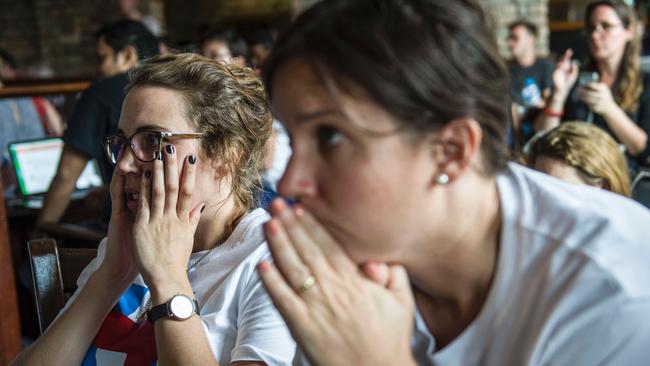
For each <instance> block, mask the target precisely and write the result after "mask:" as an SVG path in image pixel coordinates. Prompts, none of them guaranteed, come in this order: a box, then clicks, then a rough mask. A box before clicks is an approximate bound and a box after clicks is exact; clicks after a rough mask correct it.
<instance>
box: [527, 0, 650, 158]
mask: <svg viewBox="0 0 650 366" xmlns="http://www.w3.org/2000/svg"><path fill="white" fill-rule="evenodd" d="M585 23H586V29H585V30H586V34H587V37H588V38H587V40H588V44H589V55H588V57H587V62H586V63H585V66H584V67H583V70H584V71H582V72H579V68H578V65H577V64H576V63H575V62H572V61H571V56H572V51H571V50H568V51H567V52H566V53H565V54H564V55H563V56H562V57H561V58H560V60H559V61H558V63H557V64H556V67H555V71H554V72H553V90H552V94H551V96H550V97H549V100H548V102H547V104H546V105H547V107H546V109H545V110H544V113H543V115H542V116H541V117H540V118H539V119H538V121H537V128H538V129H544V130H550V129H551V128H553V127H555V126H557V125H558V123H560V121H561V120H565V121H567V120H568V121H575V120H580V121H587V122H593V123H594V124H595V125H596V126H598V127H600V128H602V129H604V130H605V131H607V132H608V133H610V134H611V135H612V136H613V137H614V138H615V139H616V140H617V141H619V142H620V143H622V144H623V145H624V146H625V150H626V153H627V154H628V155H629V156H630V158H631V159H630V163H631V167H632V168H636V166H637V165H638V164H641V165H649V164H650V161H648V158H649V157H650V145H649V144H648V135H650V75H648V74H645V73H643V72H642V71H641V69H640V58H639V57H640V51H641V34H640V31H639V28H638V21H637V17H636V14H635V11H634V9H632V8H631V7H630V6H628V5H626V4H625V3H624V2H623V1H621V0H599V1H595V2H592V3H591V4H589V5H588V6H587V10H586V13H585ZM579 76H580V77H579Z"/></svg>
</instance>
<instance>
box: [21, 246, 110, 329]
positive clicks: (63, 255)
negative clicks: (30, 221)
mask: <svg viewBox="0 0 650 366" xmlns="http://www.w3.org/2000/svg"><path fill="white" fill-rule="evenodd" d="M28 250H29V263H30V266H31V269H32V277H33V281H34V288H33V293H34V301H35V303H36V314H37V316H38V326H39V329H40V332H41V334H42V333H43V332H44V331H45V329H47V327H48V326H49V325H50V324H51V323H52V321H53V320H54V318H56V315H57V314H58V313H59V311H61V309H63V306H64V305H65V303H66V301H68V299H69V298H70V296H71V295H72V293H73V292H74V291H75V290H76V289H77V278H78V277H79V274H80V273H81V271H82V270H83V269H84V268H85V267H86V265H88V263H89V262H90V261H91V260H92V259H93V258H95V257H96V256H97V249H89V248H59V247H58V246H57V244H56V242H55V241H54V240H53V239H38V240H30V241H29V243H28Z"/></svg>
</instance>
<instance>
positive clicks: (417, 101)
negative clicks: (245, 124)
mask: <svg viewBox="0 0 650 366" xmlns="http://www.w3.org/2000/svg"><path fill="white" fill-rule="evenodd" d="M294 59H302V60H305V61H306V62H308V63H310V64H311V65H313V66H315V67H314V69H316V70H325V71H327V72H328V73H329V74H330V75H332V76H333V79H334V81H335V82H338V83H339V85H338V86H342V87H343V89H345V82H346V81H351V82H352V84H355V85H358V86H361V87H362V88H363V89H364V90H365V91H367V92H368V94H369V95H370V97H371V98H372V99H373V100H374V101H375V102H377V103H378V104H379V105H381V106H382V107H383V108H384V109H386V110H387V111H388V112H389V113H391V114H392V115H393V116H395V118H396V120H397V123H398V129H400V130H402V131H409V132H412V133H413V135H415V136H424V135H425V133H427V132H430V131H435V130H436V129H439V128H440V127H441V126H444V125H445V124H446V123H448V122H450V121H452V120H454V119H457V118H473V119H475V120H476V121H478V122H479V123H480V125H481V127H482V129H483V140H482V142H481V151H482V159H483V164H482V167H483V170H484V172H485V173H486V174H488V175H491V174H494V173H496V172H498V171H499V170H501V169H503V168H505V166H506V160H507V148H506V145H505V139H506V129H507V122H508V116H509V112H508V111H509V101H508V90H509V89H508V88H509V87H508V85H509V84H508V76H507V69H506V67H505V64H504V62H503V60H502V58H501V56H500V55H499V53H498V51H497V46H496V39H495V37H494V33H493V31H492V20H491V19H490V17H489V16H488V15H487V14H486V13H485V11H484V10H483V9H482V7H481V5H480V4H478V3H477V2H476V1H473V0H454V1H449V0H355V1H350V0H327V1H321V2H319V3H317V4H316V5H314V6H313V7H311V8H310V9H309V10H307V11H306V12H304V13H303V14H302V15H301V16H300V17H299V18H298V19H297V20H296V21H295V22H294V23H293V25H292V26H291V28H290V29H289V30H288V31H287V32H286V33H284V35H282V36H281V37H280V39H279V40H278V42H277V43H276V45H275V47H274V49H273V51H272V52H271V55H270V56H269V58H268V59H267V61H266V63H265V66H264V70H263V74H264V83H265V85H266V86H267V90H268V91H269V92H270V91H271V90H272V88H271V85H272V84H273V78H274V76H275V75H276V73H277V72H278V70H280V69H281V68H282V67H283V65H286V63H287V62H288V61H290V60H294ZM322 73H323V72H321V74H322Z"/></svg>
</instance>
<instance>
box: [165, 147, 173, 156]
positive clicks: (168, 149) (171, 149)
mask: <svg viewBox="0 0 650 366" xmlns="http://www.w3.org/2000/svg"><path fill="white" fill-rule="evenodd" d="M165 150H166V151H167V154H169V155H172V154H174V152H175V151H176V149H175V148H174V145H167V146H165Z"/></svg>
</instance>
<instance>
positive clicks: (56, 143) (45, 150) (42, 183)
mask: <svg viewBox="0 0 650 366" xmlns="http://www.w3.org/2000/svg"><path fill="white" fill-rule="evenodd" d="M8 147H9V157H10V159H11V165H12V169H13V172H14V175H15V177H16V182H17V188H18V192H19V193H20V196H21V197H22V198H23V199H25V202H26V206H29V207H33V208H38V206H39V201H40V206H42V199H43V197H44V195H45V193H46V192H47V191H48V189H49V188H50V183H52V179H54V176H55V174H56V171H57V168H58V166H59V159H60V158H61V152H62V151H63V140H62V139H61V138H59V137H48V138H41V139H34V140H24V141H14V142H10V143H9V146H8ZM102 185H103V181H102V176H101V174H100V172H99V166H98V164H97V161H95V160H94V159H92V160H89V161H88V164H86V167H85V168H84V170H83V172H82V173H81V176H79V179H78V180H77V183H76V187H75V188H76V189H75V193H73V198H81V197H82V196H85V194H86V193H87V192H88V191H89V190H90V189H92V188H96V187H101V186H102Z"/></svg>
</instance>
